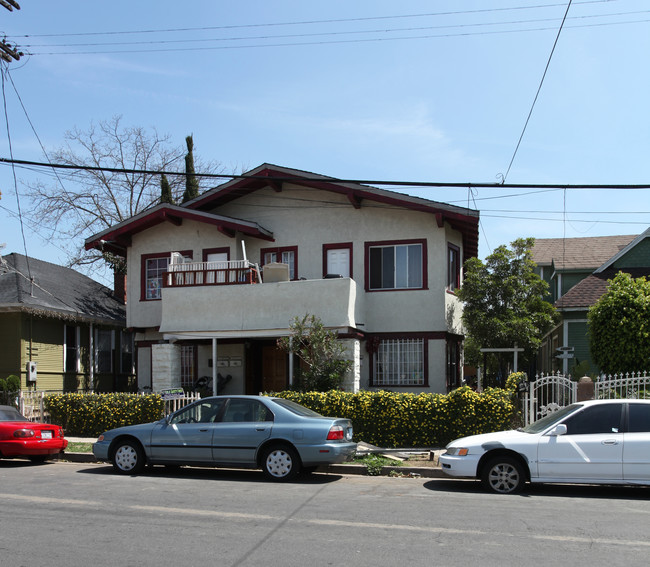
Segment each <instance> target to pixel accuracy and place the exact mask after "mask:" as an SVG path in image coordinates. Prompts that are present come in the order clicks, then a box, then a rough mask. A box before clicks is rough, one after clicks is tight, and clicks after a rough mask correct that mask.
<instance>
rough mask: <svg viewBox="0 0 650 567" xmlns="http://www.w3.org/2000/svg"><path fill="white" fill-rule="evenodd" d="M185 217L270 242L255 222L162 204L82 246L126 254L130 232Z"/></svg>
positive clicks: (178, 222)
mask: <svg viewBox="0 0 650 567" xmlns="http://www.w3.org/2000/svg"><path fill="white" fill-rule="evenodd" d="M185 220H190V221H195V222H200V223H205V224H211V225H214V226H216V227H217V229H218V230H219V231H220V232H221V233H222V234H225V235H226V236H229V237H232V238H234V237H235V236H236V234H237V233H241V234H244V235H246V236H251V237H253V238H259V239H262V240H268V241H271V242H272V241H273V240H274V238H273V233H272V232H271V231H270V230H267V229H265V228H263V227H261V226H260V225H258V224H257V223H255V222H250V221H246V220H242V219H235V218H232V217H226V216H222V215H215V214H213V213H206V212H204V211H196V210H192V209H187V208H185V207H179V206H177V205H169V204H166V203H163V204H160V205H157V206H156V207H154V208H152V209H149V210H147V211H144V212H142V213H140V214H137V215H135V216H133V217H131V218H130V219H127V220H125V221H123V222H121V223H118V224H116V225H115V226H112V227H110V228H107V229H106V230H103V231H102V232H99V233H97V234H94V235H93V236H91V237H90V238H87V239H86V242H85V248H86V250H91V249H93V248H94V249H97V250H100V251H102V252H111V253H113V254H116V255H118V256H126V250H127V248H128V247H129V246H130V245H131V239H132V237H133V235H135V234H138V233H139V232H142V231H144V230H147V229H149V228H152V227H154V226H156V225H158V224H161V223H163V222H169V223H172V224H174V225H176V226H180V225H181V224H182V223H183V221H185Z"/></svg>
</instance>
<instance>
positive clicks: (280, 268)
mask: <svg viewBox="0 0 650 567" xmlns="http://www.w3.org/2000/svg"><path fill="white" fill-rule="evenodd" d="M262 274H263V277H264V283H272V282H288V281H289V264H280V263H279V262H271V263H270V264H264V266H262Z"/></svg>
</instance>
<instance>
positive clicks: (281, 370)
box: [262, 345, 288, 392]
mask: <svg viewBox="0 0 650 567" xmlns="http://www.w3.org/2000/svg"><path fill="white" fill-rule="evenodd" d="M262 376H263V377H264V378H263V389H264V391H265V392H282V391H283V390H286V389H287V385H288V379H287V354H286V353H285V352H283V351H281V350H279V349H278V348H277V347H276V346H275V345H272V346H271V345H265V346H263V347H262Z"/></svg>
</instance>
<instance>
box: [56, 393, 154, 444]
mask: <svg viewBox="0 0 650 567" xmlns="http://www.w3.org/2000/svg"><path fill="white" fill-rule="evenodd" d="M44 405H45V409H46V411H48V412H49V413H50V416H51V419H52V422H53V423H57V424H59V425H61V426H63V428H64V429H65V432H66V435H78V436H83V437H96V436H98V435H99V434H101V433H103V432H104V431H107V430H109V429H114V428H115V427H122V426H123V425H133V424H136V423H147V422H150V421H156V420H158V419H160V418H162V417H163V412H164V409H165V402H164V401H163V399H162V398H161V397H160V396H159V395H158V394H147V395H144V396H141V395H138V394H120V393H116V394H52V395H49V396H45V398H44Z"/></svg>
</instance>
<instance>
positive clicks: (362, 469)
mask: <svg viewBox="0 0 650 567" xmlns="http://www.w3.org/2000/svg"><path fill="white" fill-rule="evenodd" d="M58 460H59V461H68V462H71V463H98V464H99V461H98V460H97V459H96V458H95V455H93V454H92V453H63V454H61V455H59V457H58ZM316 470H317V471H318V472H323V473H329V474H354V475H363V476H391V473H392V474H393V475H394V476H396V477H398V478H406V477H408V478H444V477H445V474H444V473H443V472H442V469H440V468H439V467H382V468H381V474H379V475H369V474H368V468H367V467H366V466H365V465H345V464H341V465H329V466H326V467H318V469H316Z"/></svg>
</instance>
